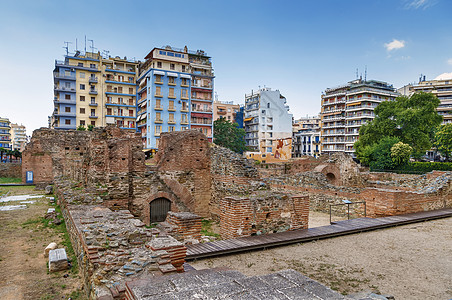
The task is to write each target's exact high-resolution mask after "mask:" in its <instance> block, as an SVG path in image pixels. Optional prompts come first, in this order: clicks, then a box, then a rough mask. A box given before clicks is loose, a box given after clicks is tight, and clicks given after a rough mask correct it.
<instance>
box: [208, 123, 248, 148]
mask: <svg viewBox="0 0 452 300" xmlns="http://www.w3.org/2000/svg"><path fill="white" fill-rule="evenodd" d="M213 136H214V139H213V142H214V143H215V144H217V145H220V146H223V147H226V148H229V149H231V150H232V151H234V152H237V153H243V151H246V144H245V130H244V129H243V128H238V127H237V123H231V122H230V121H228V120H226V119H225V118H220V119H218V120H216V121H215V122H213Z"/></svg>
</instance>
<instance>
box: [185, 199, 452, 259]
mask: <svg viewBox="0 0 452 300" xmlns="http://www.w3.org/2000/svg"><path fill="white" fill-rule="evenodd" d="M447 217H452V208H446V209H440V210H433V211H425V212H419V213H412V214H406V215H399V216H392V217H383V218H375V219H372V218H359V219H352V220H346V221H340V222H336V223H334V224H332V225H328V226H321V227H315V228H309V229H302V230H293V231H286V232H281V233H273V234H267V235H259V236H249V237H241V238H236V239H229V240H222V241H215V242H209V243H203V244H195V245H187V257H186V260H193V259H197V258H206V257H212V256H218V255H223V254H229V253H237V252H244V251H249V250H257V249H264V248H269V247H274V246H280V245H288V244H293V243H300V242H309V241H313V240H319V239H324V238H330V237H336V236H341V235H346V234H352V233H357V232H363V231H370V230H376V229H381V228H386V227H392V226H399V225H405V224H410V223H417V222H423V221H428V220H434V219H440V218H447Z"/></svg>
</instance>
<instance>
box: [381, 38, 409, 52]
mask: <svg viewBox="0 0 452 300" xmlns="http://www.w3.org/2000/svg"><path fill="white" fill-rule="evenodd" d="M403 47H405V41H399V40H396V39H393V40H392V42H390V43H385V48H386V50H388V51H392V50H397V49H400V48H403Z"/></svg>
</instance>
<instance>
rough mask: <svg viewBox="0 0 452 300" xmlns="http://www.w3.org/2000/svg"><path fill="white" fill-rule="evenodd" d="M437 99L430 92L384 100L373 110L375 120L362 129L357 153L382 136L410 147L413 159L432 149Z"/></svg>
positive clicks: (438, 118) (376, 141)
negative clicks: (393, 138)
mask: <svg viewBox="0 0 452 300" xmlns="http://www.w3.org/2000/svg"><path fill="white" fill-rule="evenodd" d="M439 103H440V101H439V99H438V98H437V97H436V96H435V95H433V94H431V93H416V94H413V95H412V96H411V97H406V96H400V97H397V98H396V99H395V100H394V101H383V102H381V103H380V104H379V105H378V106H377V107H376V108H375V119H374V120H372V121H371V122H369V123H367V124H365V125H363V126H361V128H360V130H359V140H358V141H357V142H356V143H355V145H354V146H355V150H356V151H357V152H361V153H363V152H364V148H365V147H366V146H372V145H373V144H376V143H378V142H379V141H380V140H381V138H382V137H385V136H389V137H397V138H398V139H399V140H400V141H401V142H403V143H405V144H408V145H410V146H411V147H412V148H413V153H412V154H413V156H415V157H417V158H419V157H421V156H423V155H424V154H425V151H427V150H428V149H430V148H431V147H432V145H433V144H432V140H433V137H434V129H435V128H436V127H437V126H438V125H439V124H440V123H441V121H442V117H441V115H439V114H438V113H437V111H436V108H437V106H438V104H439Z"/></svg>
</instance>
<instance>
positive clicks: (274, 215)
mask: <svg viewBox="0 0 452 300" xmlns="http://www.w3.org/2000/svg"><path fill="white" fill-rule="evenodd" d="M220 203H221V204H220V209H221V214H220V234H221V236H222V237H223V238H236V237H241V236H249V235H261V234H267V233H276V232H283V231H287V230H295V229H307V228H308V220H309V197H308V196H306V195H292V196H288V195H287V194H284V193H279V194H277V193H274V192H271V193H269V192H260V193H256V194H254V195H253V196H251V197H226V198H224V199H222V200H221V202H220Z"/></svg>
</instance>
